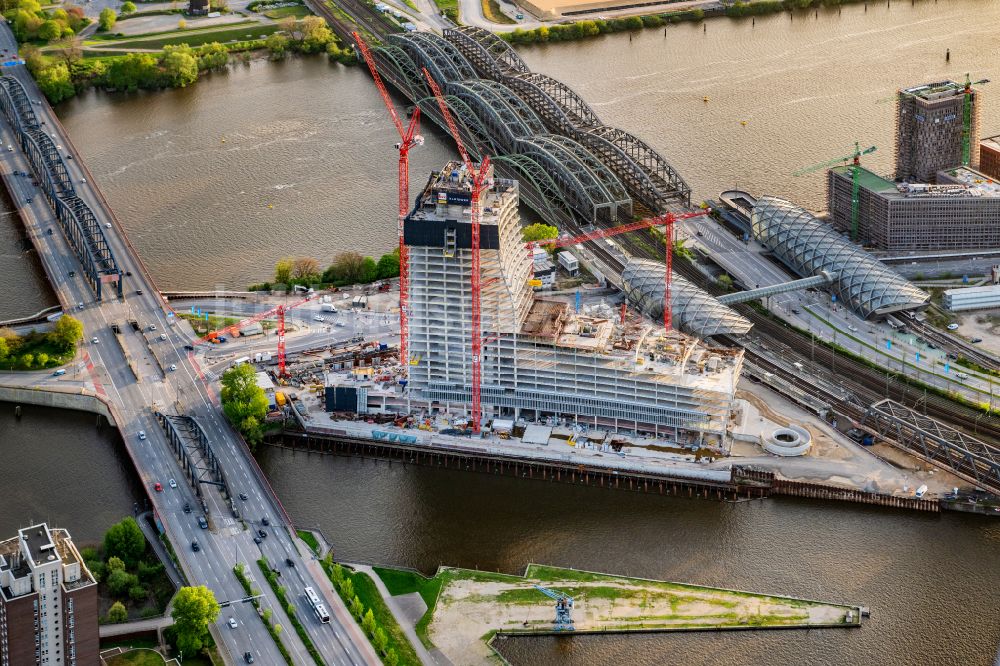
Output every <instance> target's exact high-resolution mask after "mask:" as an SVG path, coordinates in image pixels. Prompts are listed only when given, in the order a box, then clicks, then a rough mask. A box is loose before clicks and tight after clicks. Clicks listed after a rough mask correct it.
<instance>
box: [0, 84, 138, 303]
mask: <svg viewBox="0 0 1000 666" xmlns="http://www.w3.org/2000/svg"><path fill="white" fill-rule="evenodd" d="M0 111H2V112H3V115H4V117H5V118H6V119H7V122H9V123H10V126H11V127H13V128H14V134H15V136H17V141H18V143H20V144H21V148H22V149H24V154H25V155H27V157H28V161H29V163H30V164H31V170H32V171H33V172H34V174H33V175H34V177H35V178H37V179H38V182H39V187H40V189H41V191H42V193H43V194H44V196H45V198H46V200H47V201H48V203H49V205H50V206H51V207H52V210H54V211H55V214H56V219H57V220H59V226H60V227H61V228H62V230H63V233H64V234H65V235H66V239H67V240H68V241H69V244H70V247H72V248H73V252H74V253H75V254H76V257H77V258H78V259H79V260H80V264H81V265H82V266H83V273H84V275H85V276H86V279H87V283H88V284H89V285H90V288H91V289H93V290H94V294H95V295H96V296H97V300H102V296H103V285H104V284H105V283H110V284H113V285H114V288H115V289H116V292H117V293H116V295H117V296H118V297H119V298H121V296H122V279H121V277H122V271H121V270H120V269H119V268H118V262H117V261H116V260H115V257H114V254H113V253H112V252H111V248H110V246H109V245H108V241H107V239H106V238H105V237H104V229H103V228H101V225H100V223H99V222H98V221H97V217H96V216H95V215H94V212H93V211H92V210H91V209H90V206H88V205H87V204H86V202H84V201H83V199H81V198H80V197H78V196H77V195H76V190H75V189H74V188H73V180H72V179H71V178H70V177H69V173H68V171H67V169H66V163H65V162H64V161H63V157H62V155H60V154H59V149H58V148H57V147H56V144H55V142H53V141H52V138H51V137H50V136H49V135H48V134H47V133H46V132H45V131H44V130H43V129H42V128H41V125H40V124H39V122H38V118H37V117H36V116H35V111H34V109H32V107H31V100H30V99H28V94H27V92H25V90H24V86H23V85H21V82H20V81H18V80H17V79H15V78H14V77H12V76H2V77H0Z"/></svg>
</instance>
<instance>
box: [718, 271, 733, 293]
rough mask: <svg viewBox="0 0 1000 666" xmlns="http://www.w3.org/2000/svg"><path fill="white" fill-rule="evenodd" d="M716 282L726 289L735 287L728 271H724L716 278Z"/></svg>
mask: <svg viewBox="0 0 1000 666" xmlns="http://www.w3.org/2000/svg"><path fill="white" fill-rule="evenodd" d="M715 281H716V283H718V285H719V286H720V287H722V288H723V289H725V290H726V291H730V290H731V289H732V288H733V278H731V277H729V275H727V274H726V273H723V274H722V275H720V276H719V277H717V278H716V279H715Z"/></svg>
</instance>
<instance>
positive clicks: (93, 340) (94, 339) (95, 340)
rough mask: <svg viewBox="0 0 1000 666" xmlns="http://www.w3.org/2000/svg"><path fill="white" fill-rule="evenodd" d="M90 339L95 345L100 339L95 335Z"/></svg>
mask: <svg viewBox="0 0 1000 666" xmlns="http://www.w3.org/2000/svg"><path fill="white" fill-rule="evenodd" d="M90 341H91V342H92V343H94V344H95V345H96V344H97V343H98V342H100V340H98V339H97V338H96V337H93V338H91V339H90Z"/></svg>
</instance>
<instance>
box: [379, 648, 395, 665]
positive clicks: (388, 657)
mask: <svg viewBox="0 0 1000 666" xmlns="http://www.w3.org/2000/svg"><path fill="white" fill-rule="evenodd" d="M382 663H383V664H384V665H385V666H399V655H398V654H396V650H395V649H390V650H389V651H388V652H386V653H385V659H383V660H382Z"/></svg>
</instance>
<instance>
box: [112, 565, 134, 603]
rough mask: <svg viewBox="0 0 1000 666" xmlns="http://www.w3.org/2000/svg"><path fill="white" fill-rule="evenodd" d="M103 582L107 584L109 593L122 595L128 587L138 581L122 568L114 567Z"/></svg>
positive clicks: (117, 595)
mask: <svg viewBox="0 0 1000 666" xmlns="http://www.w3.org/2000/svg"><path fill="white" fill-rule="evenodd" d="M105 582H106V583H107V584H108V589H109V590H110V591H111V594H113V595H114V596H116V597H120V596H124V595H125V594H126V593H127V592H128V590H129V588H131V587H132V586H134V585H136V584H137V583H138V582H139V578H138V576H135V575H133V574H130V573H129V572H127V571H125V570H124V569H115V570H113V571H111V572H110V573H109V574H108V576H107V578H106V579H105Z"/></svg>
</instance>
